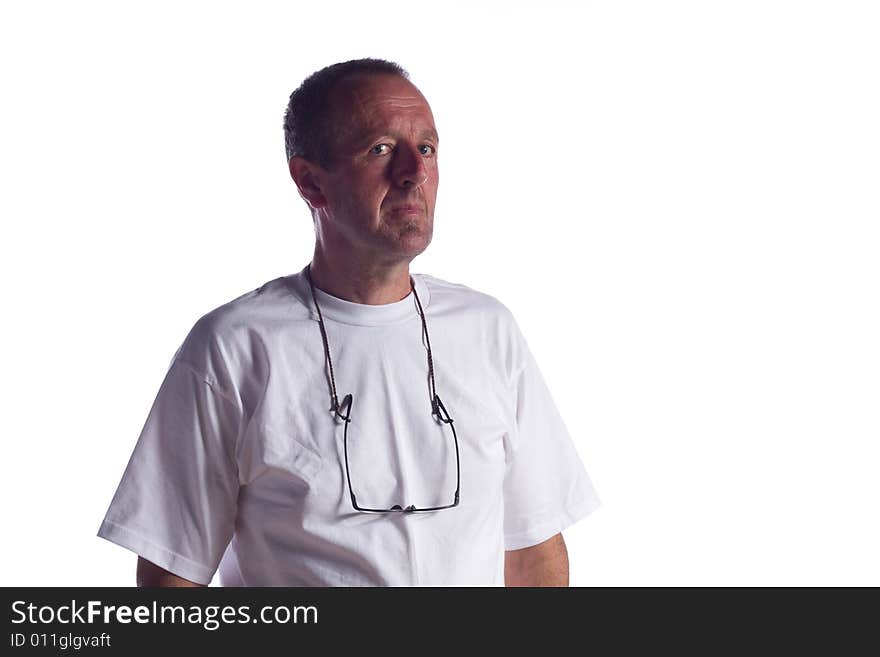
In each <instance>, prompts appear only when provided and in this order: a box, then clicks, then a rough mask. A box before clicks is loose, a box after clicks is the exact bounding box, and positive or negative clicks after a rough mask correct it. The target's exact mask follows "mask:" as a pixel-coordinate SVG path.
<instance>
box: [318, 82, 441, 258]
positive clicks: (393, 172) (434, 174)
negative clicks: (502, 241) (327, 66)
mask: <svg viewBox="0 0 880 657" xmlns="http://www.w3.org/2000/svg"><path fill="white" fill-rule="evenodd" d="M333 100H334V103H333V104H334V107H336V108H338V109H337V116H336V117H335V120H336V124H335V125H336V126H337V130H336V134H335V138H334V140H333V141H334V145H333V157H332V162H331V164H330V165H328V167H327V168H326V169H325V168H321V167H314V181H315V186H316V187H317V188H318V189H319V191H320V194H319V195H317V196H316V197H315V199H314V201H315V202H313V200H312V199H307V200H309V202H310V204H311V205H312V207H314V208H315V209H316V210H317V214H318V217H319V226H318V230H319V238H323V241H324V242H325V243H326V242H335V244H336V246H337V247H338V249H339V250H340V251H342V253H340V254H339V255H340V256H342V257H344V255H343V254H344V253H347V254H348V256H349V257H351V256H352V255H355V254H358V255H362V256H365V257H369V258H372V259H375V260H376V261H383V262H389V261H395V260H412V258H414V257H415V256H416V255H418V254H419V253H421V252H422V251H424V250H425V249H426V248H427V246H428V244H429V243H430V242H431V237H432V234H433V229H434V203H435V201H436V198H437V184H438V182H439V173H438V169H437V148H438V137H437V129H436V127H435V126H434V117H433V115H432V113H431V108H430V106H429V105H428V103H427V101H426V100H425V98H424V97H423V96H422V94H421V93H419V90H418V89H416V87H415V86H413V85H412V84H411V83H410V82H408V81H407V80H404V79H403V78H400V77H398V76H394V75H374V76H368V77H361V78H357V79H354V80H351V81H349V82H347V83H344V84H343V85H341V87H340V88H339V89H338V90H337V91H336V93H335V98H334V99H333ZM322 233H323V235H322ZM326 246H330V245H329V244H325V247H326ZM352 250H354V253H352Z"/></svg>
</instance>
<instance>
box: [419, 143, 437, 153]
mask: <svg viewBox="0 0 880 657" xmlns="http://www.w3.org/2000/svg"><path fill="white" fill-rule="evenodd" d="M419 151H420V152H421V154H422V155H434V154H435V153H436V152H437V149H436V148H434V147H433V146H431V144H422V145H421V146H419Z"/></svg>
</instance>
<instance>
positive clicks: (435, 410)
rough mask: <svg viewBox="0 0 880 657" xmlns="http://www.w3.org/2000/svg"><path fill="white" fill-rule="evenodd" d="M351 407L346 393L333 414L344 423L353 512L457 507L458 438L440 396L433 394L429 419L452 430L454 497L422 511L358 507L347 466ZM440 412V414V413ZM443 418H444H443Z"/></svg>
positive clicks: (410, 506)
mask: <svg viewBox="0 0 880 657" xmlns="http://www.w3.org/2000/svg"><path fill="white" fill-rule="evenodd" d="M351 405H352V395H351V393H348V394H347V395H345V397H344V398H343V399H342V402H341V403H340V404H338V405H337V407H336V409H335V411H334V412H335V414H336V416H337V417H339V418H340V419H341V420H342V421H343V422H344V423H345V427H344V429H343V437H342V446H343V452H344V454H345V478H346V481H348V494H349V495H350V496H351V505H352V506H353V507H354V509H355V511H361V512H363V513H426V512H428V511H440V510H442V509H451V508H453V507H456V506H458V502H459V497H460V496H459V493H460V489H461V460H460V456H459V450H458V436H457V435H456V433H455V424H454V420H453V419H452V418H451V417H449V413H448V412H447V410H446V407H445V406H444V405H443V402H442V401H441V400H440V395H438V394H436V393H435V394H434V401H433V403H432V404H431V407H432V410H431V417H436V418H437V420H439V421H440V422H443V423H446V424H448V425H449V428H450V429H452V438H453V442H454V443H455V497H454V498H453V502H452V504H446V505H443V506H432V507H427V508H424V509H420V508H418V507H417V506H415V505H414V504H410V505H409V506H406V507H401V506H400V505H399V504H395V505H394V506H392V507H391V508H390V509H370V508H365V507H362V506H359V505H358V503H357V497H355V494H354V489H353V488H352V485H351V471H350V469H349V465H348V425H349V423H350V422H351ZM342 408H345V409H346V413H345V414H344V415H343V414H342V412H341V411H340V409H342ZM441 410H442V414H441V412H440V411H441ZM444 416H445V417H444Z"/></svg>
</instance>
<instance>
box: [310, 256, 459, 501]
mask: <svg viewBox="0 0 880 657" xmlns="http://www.w3.org/2000/svg"><path fill="white" fill-rule="evenodd" d="M306 278H307V279H308V281H309V286H310V287H311V288H312V299H313V300H314V302H315V308H316V309H317V310H318V324H319V326H320V327H321V339H322V340H323V341H324V355H325V356H327V364H328V365H329V367H330V389H331V393H332V395H333V411H334V413H335V416H336V417H339V418H341V419H342V420H343V421H344V423H345V429H344V431H343V439H342V440H343V451H344V453H345V478H346V479H347V480H348V494H349V495H350V496H351V505H352V506H353V507H354V509H355V511H362V512H364V513H390V512H400V513H424V512H426V511H440V510H442V509H451V508H452V507H456V506H458V501H459V492H460V488H461V460H460V457H459V451H458V436H457V435H456V433H455V425H454V424H453V420H452V418H451V417H449V413H447V412H446V407H445V406H444V405H443V402H442V401H440V396H439V395H438V394H437V386H436V384H435V382H434V358H433V356H432V354H431V339H430V338H429V337H428V324H427V322H426V321H425V311H424V309H423V308H422V302H421V301H420V300H419V293H418V292H417V291H416V286H415V283H414V282H413V280H412V278H410V287H411V289H412V293H413V296H414V297H415V300H416V305H417V306H418V308H419V317H420V318H421V320H422V332H423V333H424V335H425V346H426V347H427V350H428V380H429V387H430V392H431V417H433V418H434V419H435V420H436V421H437V422H438V423H440V425H441V426H442V425H443V424H448V425H449V428H450V429H452V438H453V441H454V443H455V495H454V497H453V501H452V504H446V505H444V506H430V507H425V508H418V507H416V506H415V505H414V504H410V505H409V506H406V507H402V506H400V505H399V504H395V505H394V506H392V507H391V508H390V509H371V508H366V507H362V506H358V503H357V498H356V497H355V494H354V490H353V489H352V487H351V472H350V469H349V466H348V425H349V423H350V422H351V401H352V396H351V394H348V395H346V396H345V398H344V399H343V400H342V403H341V404H340V403H339V398H338V397H337V396H336V377H335V376H334V375H333V360H332V359H331V358H330V344H329V343H328V341H327V329H326V328H324V316H323V315H322V314H321V307H320V306H319V305H318V297H317V295H316V294H315V285H314V283H312V266H311V263H310V264H309V265H307V266H306ZM343 408H344V409H345V413H344V414H343V413H342V409H343Z"/></svg>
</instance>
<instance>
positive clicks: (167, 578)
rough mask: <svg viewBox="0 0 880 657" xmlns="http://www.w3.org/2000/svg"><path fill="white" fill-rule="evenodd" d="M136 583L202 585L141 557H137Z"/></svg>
mask: <svg viewBox="0 0 880 657" xmlns="http://www.w3.org/2000/svg"><path fill="white" fill-rule="evenodd" d="M137 585H138V586H163V587H195V586H204V584H197V583H196V582H191V581H189V580H188V579H183V577H178V576H177V575H175V574H174V573H169V572H168V571H167V570H165V569H164V568H159V566H157V565H156V564H154V563H152V562H150V561H147V560H146V559H144V558H143V557H138V562H137Z"/></svg>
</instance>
